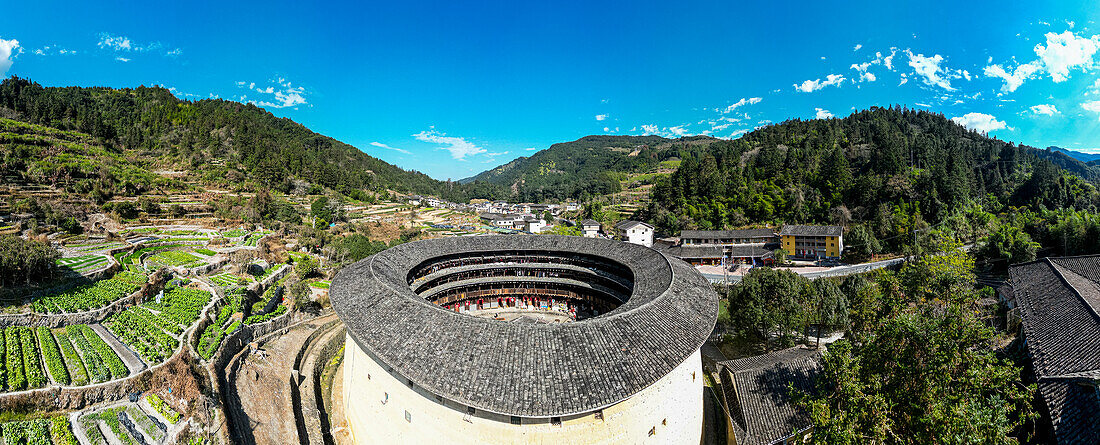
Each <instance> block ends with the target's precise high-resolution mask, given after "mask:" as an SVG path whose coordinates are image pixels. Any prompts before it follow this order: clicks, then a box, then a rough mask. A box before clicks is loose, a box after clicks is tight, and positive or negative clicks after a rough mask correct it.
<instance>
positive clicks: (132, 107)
mask: <svg viewBox="0 0 1100 445" xmlns="http://www.w3.org/2000/svg"><path fill="white" fill-rule="evenodd" d="M0 117H6V118H11V119H14V120H17V121H22V122H27V123H30V124H37V125H41V126H45V127H48V128H50V129H56V130H62V131H73V132H79V133H83V134H86V135H89V136H90V140H91V141H94V142H95V144H96V145H99V146H102V147H104V148H105V149H107V150H110V151H112V152H114V153H118V154H120V155H121V154H124V155H125V156H126V157H129V158H134V159H139V160H141V161H142V162H143V163H147V164H149V165H148V166H149V167H150V168H151V169H152V168H156V169H164V170H174V169H178V170H187V171H190V172H192V173H193V176H196V177H197V178H194V179H197V180H201V181H202V182H205V183H223V184H225V185H227V186H234V187H239V186H241V185H242V181H250V183H251V185H252V186H253V187H254V188H272V189H277V190H281V191H284V192H285V191H287V190H288V189H289V188H290V187H291V186H292V184H293V181H294V180H295V179H299V180H304V181H307V182H310V183H314V184H320V185H323V186H326V187H329V188H332V189H335V190H338V191H340V192H343V193H347V194H350V195H355V194H357V193H361V191H363V190H377V191H383V190H397V191H400V192H412V193H421V194H436V195H443V196H448V197H453V198H455V199H465V198H467V196H466V193H465V190H464V188H463V187H460V186H457V185H456V184H454V183H450V182H442V181H437V180H435V179H432V178H430V177H428V176H427V175H425V174H423V173H420V172H417V171H411V170H404V169H402V168H399V167H397V166H394V165H392V164H389V163H387V162H384V161H382V160H380V159H378V158H375V157H373V156H370V155H368V154H366V153H363V152H362V151H360V150H359V149H357V148H355V147H353V146H351V145H348V144H345V143H343V142H340V141H337V140H335V139H333V138H330V137H327V136H324V135H320V134H317V133H314V132H313V131H310V130H309V129H308V128H306V127H305V126H303V125H301V124H298V123H296V122H294V121H292V120H290V119H286V118H279V117H276V116H274V115H272V114H271V113H269V112H267V111H266V110H264V109H262V108H259V107H256V106H255V105H251V104H242V103H238V102H232V101H227V100H221V99H205V100H200V101H196V102H192V101H186V100H180V99H178V98H176V97H175V96H174V95H172V93H171V92H169V91H168V90H166V89H164V88H161V87H138V88H122V89H114V88H103V87H88V88H85V87H63V88H62V87H43V86H41V85H39V84H37V83H34V82H32V81H30V80H27V79H21V78H18V77H11V78H9V79H6V80H4V81H3V83H0ZM34 131H47V130H42V129H35V130H34ZM50 131H52V130H50ZM0 143H3V141H0ZM65 173H67V172H66V171H62V172H60V174H65ZM108 182H109V181H108ZM496 190H497V189H495V188H493V187H488V188H487V187H485V186H484V185H481V186H479V187H478V188H477V194H478V195H485V196H492V195H494V194H495V193H496Z"/></svg>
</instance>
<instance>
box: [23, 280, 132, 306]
mask: <svg viewBox="0 0 1100 445" xmlns="http://www.w3.org/2000/svg"><path fill="white" fill-rule="evenodd" d="M147 280H148V277H146V276H145V274H142V273H139V272H129V271H127V272H120V273H118V274H116V275H115V276H114V277H113V278H110V279H106V280H100V281H97V282H95V283H93V284H88V285H83V286H78V287H76V288H73V289H70V290H68V291H65V292H61V293H58V294H52V295H46V296H44V297H41V298H39V299H37V300H35V301H34V302H33V303H31V307H32V309H34V311H35V312H38V313H58V312H81V311H87V310H91V309H98V308H101V307H103V306H106V305H108V304H111V303H112V302H114V301H115V300H118V299H119V298H122V297H124V296H126V295H130V294H132V293H134V292H136V291H137V290H138V289H141V285H142V284H145V282H146V281H147Z"/></svg>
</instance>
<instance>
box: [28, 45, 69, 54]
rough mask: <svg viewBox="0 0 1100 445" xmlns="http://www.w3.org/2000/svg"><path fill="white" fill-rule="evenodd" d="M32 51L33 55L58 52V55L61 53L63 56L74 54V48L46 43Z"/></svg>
mask: <svg viewBox="0 0 1100 445" xmlns="http://www.w3.org/2000/svg"><path fill="white" fill-rule="evenodd" d="M32 52H33V53H34V54H35V55H38V56H50V55H54V54H60V55H63V56H68V55H73V54H76V50H71V49H66V48H58V47H57V46H54V45H46V46H43V47H41V48H38V49H35V50H34V51H32Z"/></svg>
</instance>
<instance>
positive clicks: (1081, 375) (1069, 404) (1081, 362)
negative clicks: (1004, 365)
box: [1009, 255, 1100, 443]
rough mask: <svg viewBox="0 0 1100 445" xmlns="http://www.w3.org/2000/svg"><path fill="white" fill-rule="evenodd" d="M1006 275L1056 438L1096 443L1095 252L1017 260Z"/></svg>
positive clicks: (1099, 365) (1098, 336)
mask: <svg viewBox="0 0 1100 445" xmlns="http://www.w3.org/2000/svg"><path fill="white" fill-rule="evenodd" d="M1009 275H1010V277H1011V283H1012V287H1013V293H1014V294H1015V297H1016V302H1017V305H1018V307H1019V308H1020V316H1021V318H1022V319H1023V330H1024V339H1025V342H1026V344H1027V348H1028V354H1029V355H1030V356H1031V360H1032V365H1033V368H1034V369H1035V375H1036V377H1037V378H1038V380H1039V392H1040V394H1041V395H1042V397H1043V401H1044V403H1045V405H1046V406H1047V409H1048V412H1049V414H1050V418H1051V422H1052V424H1053V426H1054V433H1055V437H1056V439H1057V441H1058V443H1100V399H1098V397H1100V395H1098V393H1097V389H1096V381H1097V379H1100V285H1098V282H1097V280H1100V256H1095V255H1094V256H1085V257H1071V258H1047V259H1042V260H1039V261H1034V262H1030V263H1024V264H1018V265H1014V266H1012V267H1011V268H1010V269H1009Z"/></svg>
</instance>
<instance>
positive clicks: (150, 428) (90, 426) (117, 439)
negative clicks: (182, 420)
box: [77, 395, 179, 445]
mask: <svg viewBox="0 0 1100 445" xmlns="http://www.w3.org/2000/svg"><path fill="white" fill-rule="evenodd" d="M149 397H156V396H155V395H150V396H149ZM157 400H160V398H159V397H157ZM162 403H163V402H162ZM143 405H146V406H143ZM148 405H151V404H148V403H121V404H118V405H115V406H112V407H110V408H105V409H100V410H96V411H93V412H89V413H86V414H83V415H81V416H80V417H79V418H78V419H77V424H78V428H80V430H81V431H82V432H83V433H84V436H85V437H87V438H88V440H89V441H90V442H91V443H92V444H99V445H106V444H139V443H145V444H152V443H160V442H161V441H162V440H164V439H165V438H166V437H167V435H168V429H169V426H170V425H173V424H175V422H173V421H169V420H168V419H165V416H163V415H161V414H160V413H158V412H156V410H154V409H153V408H151V407H148ZM168 409H171V408H168ZM172 413H174V414H175V415H174V416H173V417H174V418H175V419H176V420H175V421H179V413H175V411H174V410H173V411H172Z"/></svg>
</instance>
